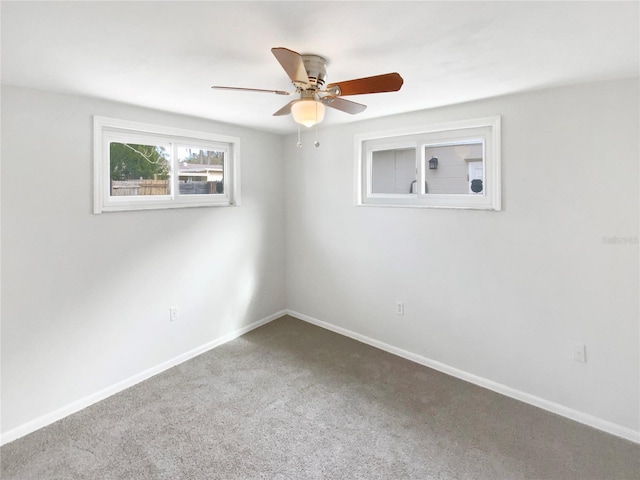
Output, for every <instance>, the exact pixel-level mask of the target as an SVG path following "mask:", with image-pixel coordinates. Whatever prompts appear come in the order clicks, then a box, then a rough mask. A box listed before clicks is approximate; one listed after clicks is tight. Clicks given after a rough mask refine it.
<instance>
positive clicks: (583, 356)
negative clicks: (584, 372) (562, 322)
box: [573, 343, 587, 363]
mask: <svg viewBox="0 0 640 480" xmlns="http://www.w3.org/2000/svg"><path fill="white" fill-rule="evenodd" d="M573 361H574V362H581V363H586V362H587V349H586V347H585V346H584V344H583V343H574V344H573Z"/></svg>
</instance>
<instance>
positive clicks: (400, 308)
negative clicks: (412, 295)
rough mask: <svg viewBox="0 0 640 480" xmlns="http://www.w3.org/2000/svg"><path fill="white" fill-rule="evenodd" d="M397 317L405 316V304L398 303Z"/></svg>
mask: <svg viewBox="0 0 640 480" xmlns="http://www.w3.org/2000/svg"><path fill="white" fill-rule="evenodd" d="M396 315H404V302H396Z"/></svg>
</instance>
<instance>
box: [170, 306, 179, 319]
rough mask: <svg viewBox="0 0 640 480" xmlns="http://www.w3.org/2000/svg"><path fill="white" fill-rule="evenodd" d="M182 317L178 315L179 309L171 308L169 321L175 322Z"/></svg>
mask: <svg viewBox="0 0 640 480" xmlns="http://www.w3.org/2000/svg"><path fill="white" fill-rule="evenodd" d="M179 317H180V315H179V314H178V307H169V321H170V322H175V321H176V320H178V318H179Z"/></svg>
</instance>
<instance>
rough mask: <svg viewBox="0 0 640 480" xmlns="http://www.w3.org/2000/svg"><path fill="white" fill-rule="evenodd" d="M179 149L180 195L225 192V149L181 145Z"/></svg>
mask: <svg viewBox="0 0 640 480" xmlns="http://www.w3.org/2000/svg"><path fill="white" fill-rule="evenodd" d="M177 150H178V165H179V167H178V168H179V171H178V172H179V173H178V176H179V183H178V185H179V193H180V195H195V194H204V195H211V194H222V193H224V161H225V155H226V152H225V151H224V150H223V149H211V148H199V147H183V146H180V147H178V148H177Z"/></svg>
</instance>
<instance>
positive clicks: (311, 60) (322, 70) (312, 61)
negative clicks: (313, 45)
mask: <svg viewBox="0 0 640 480" xmlns="http://www.w3.org/2000/svg"><path fill="white" fill-rule="evenodd" d="M301 57H302V62H303V63H304V69H305V70H306V71H307V75H308V76H309V84H310V87H311V88H312V89H314V90H317V89H318V88H322V87H323V86H324V82H325V79H326V78H327V60H326V59H325V58H324V57H321V56H320V55H312V54H302V55H301Z"/></svg>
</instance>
